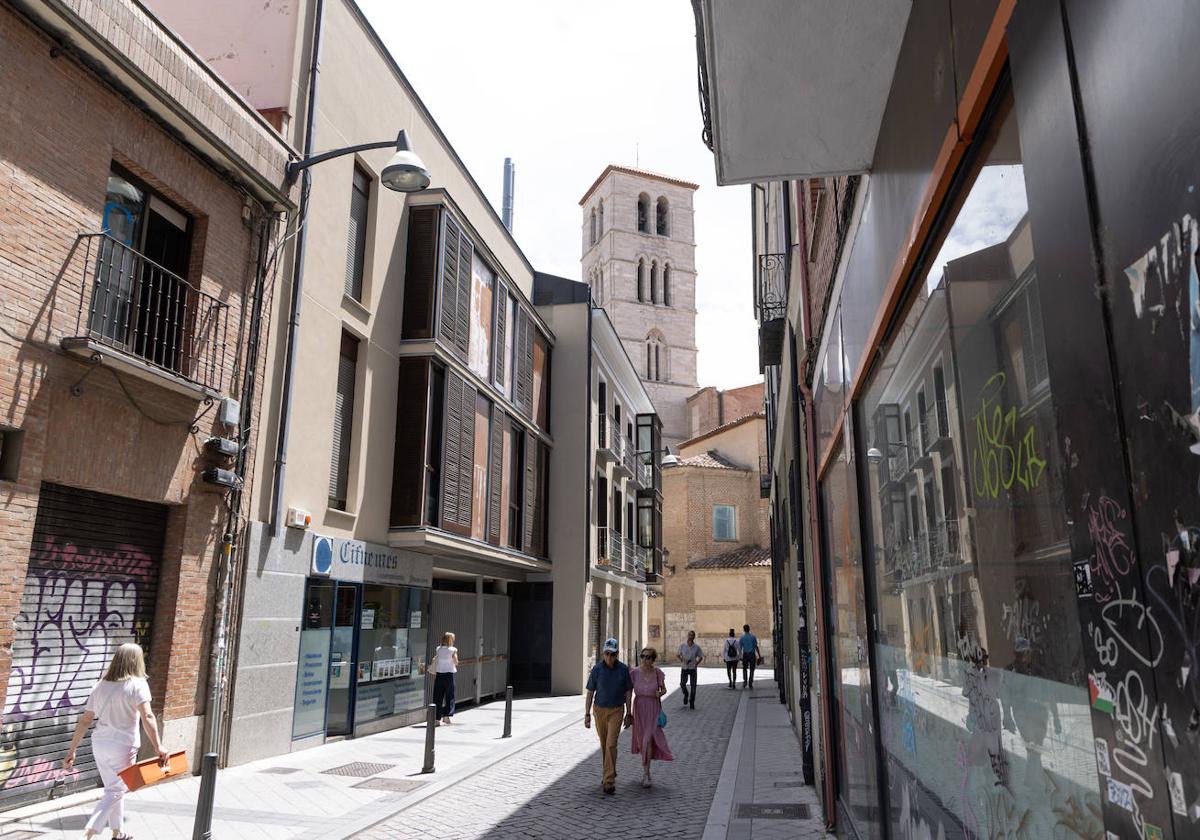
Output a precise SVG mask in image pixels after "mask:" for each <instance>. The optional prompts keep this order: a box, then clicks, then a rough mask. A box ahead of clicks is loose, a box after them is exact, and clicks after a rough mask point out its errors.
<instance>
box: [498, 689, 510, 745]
mask: <svg viewBox="0 0 1200 840" xmlns="http://www.w3.org/2000/svg"><path fill="white" fill-rule="evenodd" d="M500 737H501V738H511V737H512V686H511V685H510V686H508V687H507V688H506V689H504V734H503V735H501V736H500Z"/></svg>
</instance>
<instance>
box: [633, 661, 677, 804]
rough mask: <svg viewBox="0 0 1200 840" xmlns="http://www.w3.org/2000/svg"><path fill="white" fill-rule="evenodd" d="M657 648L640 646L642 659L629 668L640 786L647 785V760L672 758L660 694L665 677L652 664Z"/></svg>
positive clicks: (634, 752)
mask: <svg viewBox="0 0 1200 840" xmlns="http://www.w3.org/2000/svg"><path fill="white" fill-rule="evenodd" d="M657 660H658V651H656V650H655V649H654V648H651V647H648V648H643V649H642V657H641V662H640V664H639V665H638V667H637V668H634V669H633V670H632V671H631V672H630V676H631V677H633V739H632V747H633V754H634V755H640V756H641V757H642V787H650V762H651V761H674V760H675V756H673V755H671V748H670V746H669V745H668V744H667V735H666V733H665V732H663V729H662V726H663V724H664V723H666V715H665V714H663V708H662V697H663V695H664V694H666V693H667V678H666V675H665V674H663V672H662V669H661V668H658V667H656V666H655V664H654V663H655V662H656V661H657Z"/></svg>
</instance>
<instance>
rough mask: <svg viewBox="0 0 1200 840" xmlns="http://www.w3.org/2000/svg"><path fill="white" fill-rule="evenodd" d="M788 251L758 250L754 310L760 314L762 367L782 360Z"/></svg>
mask: <svg viewBox="0 0 1200 840" xmlns="http://www.w3.org/2000/svg"><path fill="white" fill-rule="evenodd" d="M787 298H788V255H787V254H759V256H758V276H757V277H756V278H755V280H754V313H755V316H756V317H757V318H758V366H759V370H763V369H765V368H768V367H772V366H774V365H778V364H780V362H781V361H782V358H783V336H784V332H785V324H786V320H787Z"/></svg>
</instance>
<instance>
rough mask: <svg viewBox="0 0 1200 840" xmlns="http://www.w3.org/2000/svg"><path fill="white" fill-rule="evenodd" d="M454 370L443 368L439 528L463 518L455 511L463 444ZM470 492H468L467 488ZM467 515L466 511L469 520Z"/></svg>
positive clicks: (458, 386) (460, 400)
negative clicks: (440, 512) (444, 381)
mask: <svg viewBox="0 0 1200 840" xmlns="http://www.w3.org/2000/svg"><path fill="white" fill-rule="evenodd" d="M464 385H466V383H465V382H464V381H463V378H462V377H461V376H459V375H458V374H457V373H454V372H452V371H446V421H445V424H444V440H445V443H444V445H443V447H442V527H443V528H446V527H449V526H457V525H458V523H459V522H460V521H461V519H462V517H461V515H460V513H459V510H458V500H459V490H458V463H459V459H460V456H459V453H460V451H461V446H462V427H463V416H462V404H463V387H464ZM468 492H469V491H468ZM469 518H470V515H469V513H468V519H469Z"/></svg>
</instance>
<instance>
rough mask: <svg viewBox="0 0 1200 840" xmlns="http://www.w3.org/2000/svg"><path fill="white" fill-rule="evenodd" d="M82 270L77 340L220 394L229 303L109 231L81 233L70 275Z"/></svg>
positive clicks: (68, 269) (71, 258)
mask: <svg viewBox="0 0 1200 840" xmlns="http://www.w3.org/2000/svg"><path fill="white" fill-rule="evenodd" d="M77 260H78V261H80V262H81V263H82V265H81V267H80V269H79V271H80V273H79V278H80V285H79V312H78V315H77V316H76V321H75V332H76V335H75V337H76V338H79V339H87V340H89V341H93V342H96V343H98V344H102V345H105V346H106V347H111V348H112V349H114V350H118V351H120V352H121V353H123V354H126V355H129V356H132V357H135V358H137V359H139V360H141V361H142V362H144V363H145V364H147V365H150V366H151V367H154V368H157V369H159V370H162V371H165V372H167V373H170V374H173V375H175V376H178V377H180V378H182V379H186V380H187V381H189V382H192V383H195V384H197V385H200V386H203V387H204V388H207V389H209V390H212V391H215V392H218V393H220V392H221V391H223V390H224V386H225V368H226V355H227V350H226V347H227V345H226V342H227V340H228V333H229V305H228V304H226V303H222V302H221V301H220V300H218V299H217V298H215V297H213V296H212V295H210V294H207V293H205V292H202V291H200V290H199V289H198V288H197V287H196V286H195V285H193V284H192V283H189V282H188V281H187V280H184V279H183V278H182V277H180V276H179V275H178V274H175V273H174V272H172V271H170V270H169V269H167V268H164V267H163V266H161V265H159V264H158V263H156V262H154V261H153V260H151V259H149V258H148V257H146V256H145V255H143V254H141V253H139V252H138V251H136V250H134V249H133V248H131V247H129V246H128V245H125V244H124V243H122V242H119V241H117V240H116V239H114V238H112V237H111V236H109V235H108V234H107V233H84V234H80V235H79V237H78V238H77V239H76V241H75V246H74V247H73V248H72V249H71V254H70V256H69V257H68V258H67V268H66V269H64V274H65V275H66V276H69V275H68V274H66V273H67V272H69V273H70V274H73V273H74V270H73V268H72V264H73V263H74V262H75V261H77Z"/></svg>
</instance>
